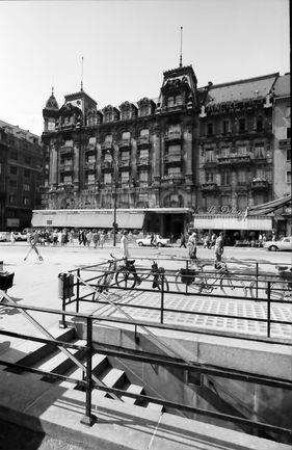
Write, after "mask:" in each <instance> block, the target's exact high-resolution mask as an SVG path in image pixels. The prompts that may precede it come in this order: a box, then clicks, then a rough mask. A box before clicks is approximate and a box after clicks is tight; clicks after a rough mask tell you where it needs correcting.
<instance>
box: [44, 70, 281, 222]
mask: <svg viewBox="0 0 292 450" xmlns="http://www.w3.org/2000/svg"><path fill="white" fill-rule="evenodd" d="M278 78H279V74H277V73H276V74H271V75H267V76H262V77H257V78H252V79H249V80H242V81H236V82H231V83H226V84H222V85H216V86H215V85H212V83H209V84H208V86H206V87H203V88H198V87H197V78H196V75H195V73H194V71H193V68H192V67H191V66H186V67H178V68H177V69H173V70H169V71H166V72H164V74H163V83H162V86H161V89H160V95H159V98H158V100H156V101H153V100H152V99H149V98H143V99H141V100H140V101H138V102H137V103H136V104H134V103H130V102H128V101H126V102H124V103H122V104H121V105H120V106H119V108H116V107H114V106H111V105H108V106H106V107H105V108H103V109H101V110H100V109H97V104H96V102H95V101H94V100H93V99H92V98H90V97H89V96H88V95H87V94H86V93H85V92H84V91H83V90H81V91H80V92H78V93H75V94H71V95H67V96H65V103H64V105H63V106H62V107H61V108H59V106H58V104H57V101H56V99H55V97H54V94H53V93H52V95H51V97H50V98H49V100H48V102H47V104H46V107H45V108H44V110H43V117H44V133H43V136H42V139H43V143H44V145H45V151H46V173H45V186H44V191H43V207H44V208H47V209H51V210H54V209H70V210H72V209H101V208H113V207H117V208H126V209H127V208H144V209H149V208H150V209H157V208H176V209H177V210H178V211H179V209H181V210H182V211H183V208H184V209H186V208H189V209H192V210H193V211H197V212H207V211H209V212H216V211H217V212H218V211H220V212H226V213H228V212H229V213H231V212H235V211H236V212H238V211H245V209H246V207H247V206H253V205H255V204H260V203H264V202H265V201H268V200H270V199H272V198H273V196H274V188H273V146H274V141H273V126H272V122H273V95H274V94H273V88H274V85H275V83H276V81H277V79H278Z"/></svg>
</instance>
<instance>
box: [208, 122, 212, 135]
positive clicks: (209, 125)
mask: <svg viewBox="0 0 292 450" xmlns="http://www.w3.org/2000/svg"><path fill="white" fill-rule="evenodd" d="M207 135H208V136H212V135H213V123H208V125H207Z"/></svg>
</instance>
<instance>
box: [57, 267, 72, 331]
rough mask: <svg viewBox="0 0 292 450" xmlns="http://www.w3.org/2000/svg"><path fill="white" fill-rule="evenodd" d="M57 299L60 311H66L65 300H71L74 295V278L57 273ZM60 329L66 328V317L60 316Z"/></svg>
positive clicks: (70, 275)
mask: <svg viewBox="0 0 292 450" xmlns="http://www.w3.org/2000/svg"><path fill="white" fill-rule="evenodd" d="M58 278H59V286H58V291H59V298H60V299H61V300H62V310H63V311H66V299H67V298H69V299H70V298H71V297H72V296H73V295H74V277H73V275H72V274H68V273H64V272H63V273H59V275H58ZM59 326H60V328H66V327H67V324H66V317H65V314H62V319H61V320H60V322H59Z"/></svg>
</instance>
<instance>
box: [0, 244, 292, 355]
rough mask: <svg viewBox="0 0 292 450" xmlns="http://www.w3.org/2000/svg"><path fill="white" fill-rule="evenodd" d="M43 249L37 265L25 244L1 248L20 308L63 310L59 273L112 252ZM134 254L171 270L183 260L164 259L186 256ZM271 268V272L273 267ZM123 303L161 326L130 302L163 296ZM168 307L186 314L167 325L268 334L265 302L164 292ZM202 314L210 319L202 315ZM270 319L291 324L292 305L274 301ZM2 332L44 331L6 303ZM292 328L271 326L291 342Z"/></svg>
mask: <svg viewBox="0 0 292 450" xmlns="http://www.w3.org/2000/svg"><path fill="white" fill-rule="evenodd" d="M233 250H234V249H233ZM248 250H250V249H248ZM260 250H261V252H260ZM260 250H257V252H258V253H255V255H256V260H257V261H260V260H263V259H264V258H268V257H269V258H275V256H277V260H276V261H275V263H280V262H282V263H286V264H287V263H288V264H289V262H290V261H291V254H289V253H281V254H280V253H279V254H276V255H275V254H270V253H267V252H265V251H264V250H262V249H260ZM40 251H41V253H42V255H43V257H44V261H43V262H38V261H37V260H36V257H35V255H30V258H29V259H28V261H26V262H24V261H23V258H24V256H25V254H26V252H27V246H26V245H25V244H19V245H15V246H12V245H8V244H6V245H5V244H4V245H0V260H3V261H4V269H5V270H8V271H13V272H15V284H14V286H13V288H12V289H10V290H9V295H11V296H12V297H13V298H14V299H15V301H16V302H18V303H19V304H28V305H33V306H40V307H44V308H45V307H47V308H56V309H60V308H61V301H60V299H59V297H58V274H59V273H60V272H62V271H67V270H69V269H72V268H74V267H75V268H76V267H78V266H80V265H81V266H85V265H90V264H96V263H98V262H100V261H106V260H107V259H108V258H109V253H110V252H111V251H113V249H112V248H107V247H106V248H104V249H97V250H94V249H88V248H80V247H71V248H70V247H67V248H62V247H58V248H53V247H44V248H42V247H41V248H40ZM228 251H229V257H230V258H231V257H232V256H234V257H235V256H236V257H239V256H240V255H238V249H235V251H234V253H231V249H228ZM259 252H260V253H259ZM114 253H115V255H117V256H119V255H120V256H121V250H120V249H114ZM131 253H132V255H133V257H136V258H139V257H149V258H152V257H153V258H155V259H157V258H161V259H160V261H159V264H160V265H165V266H167V268H169V269H171V270H174V271H175V270H177V269H178V268H179V267H181V266H182V262H177V261H171V260H168V261H163V260H162V258H163V256H164V255H166V256H167V257H168V258H171V257H183V256H185V254H186V252H185V249H175V248H172V249H160V250H159V251H158V250H156V249H155V250H153V249H144V248H143V249H140V248H135V249H131ZM226 253H227V252H226ZM243 254H245V255H246V257H247V258H250V257H251V256H252V255H253V254H252V253H250V252H249V251H248V252H246V253H244V252H243ZM208 255H209V253H208V251H206V252H204V249H201V248H200V249H199V257H201V256H202V257H208ZM209 257H210V255H209ZM141 264H143V265H146V266H147V264H148V267H150V264H151V260H150V261H148V262H147V261H143V262H141V261H138V260H137V267H139V266H140V265H141ZM270 267H271V268H272V267H274V266H270ZM149 286H150V285H148V287H149ZM143 287H144V286H143ZM170 288H171V289H172V288H173V287H172V286H170ZM216 293H217V292H216ZM120 301H121V302H122V303H124V304H125V305H127V306H125V307H123V309H124V310H125V311H126V312H127V313H128V314H131V315H133V316H134V317H135V318H136V319H138V320H147V321H154V322H158V321H159V319H160V311H156V310H142V309H140V310H138V309H137V308H136V309H135V310H134V309H133V308H131V307H130V306H129V304H133V303H134V302H135V303H136V304H137V305H144V306H155V307H160V301H161V296H160V293H159V292H157V290H156V291H152V292H148V293H143V294H139V293H137V292H131V293H130V294H129V293H127V295H124V296H122V298H121V299H120ZM165 308H166V309H167V308H168V309H170V308H173V309H178V310H183V311H184V313H183V312H165V314H164V322H165V323H169V324H170V323H171V324H181V325H184V326H190V327H195V328H196V329H197V330H208V331H212V330H214V332H215V331H216V332H218V331H220V332H226V333H232V334H233V333H237V334H238V333H239V334H243V335H246V334H249V335H252V336H257V337H259V336H260V337H263V336H266V332H267V326H266V324H265V323H260V322H256V321H253V320H251V319H252V318H257V319H258V318H265V317H266V314H267V310H266V308H267V307H266V303H259V302H255V301H246V300H239V299H226V298H216V297H212V296H204V297H203V296H196V297H195V296H191V297H186V296H184V295H177V294H176V295H175V294H174V295H172V294H165ZM93 309H94V310H98V311H99V312H100V313H102V314H104V315H105V314H107V315H109V317H113V315H115V316H119V317H120V316H121V315H120V313H119V314H118V313H117V312H114V310H113V308H112V307H109V306H104V305H100V307H98V306H97V304H96V303H95V304H94V305H93V304H92V303H90V304H85V305H83V306H82V311H83V312H87V311H88V312H91V311H92V310H93ZM133 311H134V313H133ZM199 312H201V313H204V314H206V315H199V314H198V313H199ZM191 313H196V314H191ZM208 314H209V315H208ZM210 314H222V315H235V316H241V315H242V316H246V317H248V318H250V320H247V321H246V320H243V319H237V318H236V319H231V318H227V317H212V316H210ZM33 317H35V318H36V319H38V320H39V321H40V323H41V324H42V325H43V326H45V327H46V328H47V329H49V328H50V327H52V326H53V325H54V324H56V321H57V320H59V317H58V316H54V315H52V314H44V313H33ZM271 318H272V319H276V320H283V321H291V323H292V306H291V305H287V304H280V303H274V304H273V306H272V308H271ZM0 329H5V330H10V331H21V332H23V333H26V334H34V335H37V336H39V335H40V332H38V331H36V330H35V329H34V327H33V326H32V325H31V324H30V323H29V322H28V321H27V320H26V319H25V318H24V317H23V316H22V315H21V314H20V313H19V311H13V310H11V309H9V308H6V307H5V305H3V304H0ZM291 329H292V327H291V326H290V325H289V326H288V325H283V324H277V325H276V324H273V325H272V327H271V337H272V338H280V339H291V338H292V333H291ZM4 340H5V341H9V342H10V344H11V345H13V346H14V347H15V348H17V349H18V350H19V351H24V352H25V348H26V345H25V343H24V342H22V343H21V345H20V344H19V342H18V341H17V340H14V339H12V338H9V339H6V338H4V337H2V336H0V344H1V342H3V341H4ZM14 344H15V345H14ZM12 359H13V358H12Z"/></svg>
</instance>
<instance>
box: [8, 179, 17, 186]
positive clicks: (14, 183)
mask: <svg viewBox="0 0 292 450" xmlns="http://www.w3.org/2000/svg"><path fill="white" fill-rule="evenodd" d="M9 185H10V187H12V188H16V187H17V179H16V180H9Z"/></svg>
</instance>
